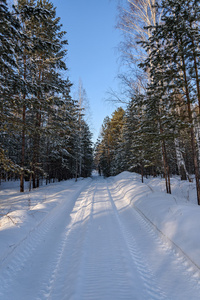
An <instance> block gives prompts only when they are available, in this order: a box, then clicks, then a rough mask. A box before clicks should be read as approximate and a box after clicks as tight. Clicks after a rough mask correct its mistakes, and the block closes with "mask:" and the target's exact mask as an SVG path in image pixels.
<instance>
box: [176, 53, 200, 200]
mask: <svg viewBox="0 0 200 300" xmlns="http://www.w3.org/2000/svg"><path fill="white" fill-rule="evenodd" d="M181 58H182V64H183V77H184V82H185V95H186V99H187V107H188V118H189V123H190V136H191V146H192V154H193V162H194V173H195V180H196V190H197V203H198V205H200V185H199V167H198V158H197V151H196V143H195V135H194V126H193V119H192V111H191V104H190V103H191V101H190V95H189V89H188V81H187V75H186V67H185V58H184V56H183V54H182V57H181Z"/></svg>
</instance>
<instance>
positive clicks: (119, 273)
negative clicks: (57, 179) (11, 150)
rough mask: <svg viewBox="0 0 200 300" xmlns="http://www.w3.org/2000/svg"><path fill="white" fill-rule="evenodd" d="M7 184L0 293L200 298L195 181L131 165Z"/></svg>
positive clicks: (0, 191) (2, 194)
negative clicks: (108, 172)
mask: <svg viewBox="0 0 200 300" xmlns="http://www.w3.org/2000/svg"><path fill="white" fill-rule="evenodd" d="M18 184H19V183H16V182H10V183H3V184H2V185H1V186H0V214H1V217H0V240H1V243H0V299H5V300H6V299H7V300H14V299H15V300H23V299H25V300H37V299H38V300H39V299H40V300H42V299H55V300H61V299H66V300H68V299H70V300H71V299H76V300H79V299H80V300H82V299H94V300H95V299H102V300H104V299H109V300H110V299H114V300H115V299H124V300H126V299H141V300H149V299H159V300H162V299H174V300H175V299H176V300H179V299H180V300H184V299H185V300H188V299H190V300H196V299H200V270H199V268H200V255H199V253H200V252H199V249H200V235H199V226H200V207H199V206H198V205H197V204H196V191H195V185H194V183H189V182H181V181H180V180H179V179H178V178H173V179H172V195H167V194H166V193H165V191H164V189H165V185H164V181H163V180H161V179H160V178H151V179H145V183H144V184H142V183H141V180H140V176H139V175H137V174H134V173H129V172H123V173H121V174H119V175H118V176H116V177H111V178H108V179H103V178H102V177H98V176H93V178H87V179H80V180H79V181H78V182H75V181H74V180H68V181H66V182H61V183H54V184H51V185H49V186H43V187H41V188H39V189H37V190H34V191H31V192H30V193H29V192H28V191H27V192H25V193H24V194H20V193H19V192H18Z"/></svg>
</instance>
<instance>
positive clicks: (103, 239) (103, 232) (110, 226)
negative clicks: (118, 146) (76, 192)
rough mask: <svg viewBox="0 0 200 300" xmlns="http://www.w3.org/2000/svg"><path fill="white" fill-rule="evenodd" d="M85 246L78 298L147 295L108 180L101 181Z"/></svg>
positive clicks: (75, 297)
mask: <svg viewBox="0 0 200 300" xmlns="http://www.w3.org/2000/svg"><path fill="white" fill-rule="evenodd" d="M83 247H84V253H83V256H82V260H81V264H80V271H79V276H78V280H77V286H76V293H75V295H74V298H73V299H74V300H79V299H83V300H84V299H87V300H93V299H95V300H98V299H101V300H102V299H105V300H106V299H108V300H110V299H138V300H143V299H145V298H144V295H143V291H142V289H141V286H142V284H143V283H142V281H141V280H140V279H139V280H138V277H137V274H136V273H134V272H133V270H132V268H131V266H130V255H129V252H128V249H127V247H126V245H125V244H124V240H123V236H122V234H121V231H120V230H119V226H118V222H117V220H116V216H115V214H114V213H113V209H112V206H111V203H110V200H109V196H108V193H107V188H106V181H105V180H103V181H99V182H98V184H97V189H96V193H95V194H94V197H93V205H92V211H91V215H90V221H89V226H88V230H87V234H86V237H85V242H84V245H83Z"/></svg>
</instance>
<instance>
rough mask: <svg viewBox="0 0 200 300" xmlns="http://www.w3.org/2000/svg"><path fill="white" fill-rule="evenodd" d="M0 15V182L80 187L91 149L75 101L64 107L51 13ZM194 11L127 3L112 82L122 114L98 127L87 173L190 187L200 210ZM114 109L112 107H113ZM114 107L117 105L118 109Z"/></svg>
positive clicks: (20, 9) (66, 89) (41, 9)
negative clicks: (72, 181) (118, 85)
mask: <svg viewBox="0 0 200 300" xmlns="http://www.w3.org/2000/svg"><path fill="white" fill-rule="evenodd" d="M0 9H1V29H0V30H1V35H0V39H1V50H0V51H1V52H0V66H1V75H0V80H1V86H0V93H1V98H0V99H1V104H0V114H1V115H0V120H1V123H0V178H1V179H11V178H15V179H20V191H21V192H23V191H24V180H26V181H30V189H31V188H32V187H33V188H35V187H38V186H39V185H40V179H44V178H45V179H46V182H47V183H48V182H51V180H58V181H61V180H63V179H69V178H77V177H80V176H82V177H88V176H90V175H91V171H92V168H93V149H92V148H93V147H92V141H91V137H92V134H91V132H90V129H89V126H88V124H87V123H86V121H85V119H84V108H83V107H82V104H81V103H82V95H81V90H82V89H83V88H82V86H80V91H79V93H78V94H79V96H78V98H77V99H73V98H72V97H71V94H70V88H71V83H70V79H69V78H68V76H67V65H66V62H65V61H66V59H65V58H66V54H67V50H66V48H67V40H66V38H65V34H66V33H65V32H64V31H62V24H61V23H60V18H59V17H56V10H55V7H54V6H53V4H52V3H51V2H49V1H46V0H38V1H35V0H29V1H28V0H19V1H17V4H15V5H14V6H12V9H10V8H9V7H8V5H7V2H6V0H3V1H1V2H0ZM199 19H200V8H199V3H198V1H195V0H194V1H193V0H192V1H185V0H184V1H183V0H176V1H173V2H172V1H170V0H166V1H158V2H155V1H149V0H141V1H128V2H127V6H126V7H125V6H124V7H120V8H119V16H118V24H117V28H118V29H119V30H121V31H122V33H123V40H122V42H121V44H120V46H119V48H120V51H121V62H122V64H124V65H126V69H125V71H124V72H121V74H120V75H119V77H120V79H121V82H122V83H123V87H124V92H123V98H125V102H126V105H123V106H122V107H119V108H118V109H117V110H116V111H115V112H114V113H113V114H112V116H111V117H106V118H105V119H104V122H103V125H102V130H101V134H100V136H99V139H98V141H97V143H96V145H95V149H94V164H95V166H96V168H98V169H99V172H100V173H102V174H103V175H104V176H106V177H108V176H111V175H117V174H119V173H120V172H122V171H125V170H128V171H134V172H137V173H140V174H141V177H142V181H143V176H148V175H152V176H158V175H160V176H162V177H164V178H165V182H166V191H167V193H171V186H170V177H171V175H175V174H178V175H180V176H181V179H183V180H189V181H190V180H192V176H191V175H192V174H195V182H196V188H197V202H198V204H200V186H199V176H200V175H199V162H200V137H199V134H200V132H199V130H200V120H199V116H200V81H199V66H200V59H199V58H200V51H199V39H200V31H199ZM115 100H116V99H114V100H113V101H115ZM117 101H118V102H120V101H122V102H124V101H123V100H120V96H119V97H118V99H117Z"/></svg>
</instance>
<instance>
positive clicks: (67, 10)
mask: <svg viewBox="0 0 200 300" xmlns="http://www.w3.org/2000/svg"><path fill="white" fill-rule="evenodd" d="M52 3H53V4H54V6H56V7H57V16H59V17H61V23H62V24H63V30H65V31H67V35H66V38H67V40H68V43H69V45H68V46H67V49H68V56H67V66H68V68H69V71H68V75H69V79H70V80H71V82H72V83H73V84H74V87H73V89H72V96H73V93H74V91H76V90H77V88H78V82H79V79H81V80H82V83H83V87H84V89H85V90H86V93H87V98H88V100H89V103H90V110H91V115H92V118H91V119H92V125H91V131H92V132H93V140H94V141H96V139H97V137H98V134H99V132H100V128H101V125H102V122H103V119H104V117H106V116H107V115H109V116H110V115H111V113H112V112H113V111H114V110H115V109H116V107H115V106H114V105H113V104H111V103H108V102H107V101H105V99H107V98H108V97H109V96H108V94H107V92H108V90H109V89H113V90H116V91H117V90H118V84H119V81H118V80H117V78H116V77H117V74H118V69H119V65H118V63H117V60H118V58H119V52H118V50H117V47H118V44H119V42H120V35H121V33H120V32H119V31H118V30H117V29H115V26H116V19H117V13H118V12H117V3H118V1H117V0H52Z"/></svg>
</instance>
